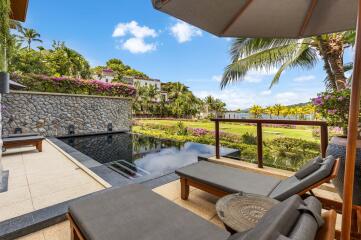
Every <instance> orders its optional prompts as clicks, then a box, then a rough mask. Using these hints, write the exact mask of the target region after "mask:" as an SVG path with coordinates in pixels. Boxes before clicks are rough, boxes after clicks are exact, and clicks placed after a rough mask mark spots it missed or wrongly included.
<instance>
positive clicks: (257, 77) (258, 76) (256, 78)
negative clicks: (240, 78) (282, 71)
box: [244, 68, 278, 83]
mask: <svg viewBox="0 0 361 240" xmlns="http://www.w3.org/2000/svg"><path fill="white" fill-rule="evenodd" d="M277 70H278V69H277V68H271V69H265V68H263V69H259V70H251V71H249V72H248V73H247V74H246V76H244V81H245V82H249V83H259V82H262V81H263V79H264V78H265V77H267V76H270V75H274V74H276V73H277Z"/></svg>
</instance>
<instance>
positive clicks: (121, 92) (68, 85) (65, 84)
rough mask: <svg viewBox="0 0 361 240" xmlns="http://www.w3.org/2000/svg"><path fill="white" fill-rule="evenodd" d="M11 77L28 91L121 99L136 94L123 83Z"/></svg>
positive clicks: (33, 76)
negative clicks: (120, 97)
mask: <svg viewBox="0 0 361 240" xmlns="http://www.w3.org/2000/svg"><path fill="white" fill-rule="evenodd" d="M12 77H13V79H14V80H15V81H17V82H18V83H20V84H23V85H25V86H26V90H28V91H38V92H57V93H69V94H85V95H101V96H122V97H132V96H134V95H135V93H136V90H135V88H134V87H132V86H130V85H126V84H123V83H105V82H102V81H97V80H85V79H77V78H70V77H48V76H45V75H35V74H22V75H15V74H14V75H13V76H12Z"/></svg>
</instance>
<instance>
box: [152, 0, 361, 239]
mask: <svg viewBox="0 0 361 240" xmlns="http://www.w3.org/2000/svg"><path fill="white" fill-rule="evenodd" d="M152 3H153V6H154V8H156V9H157V10H159V11H162V12H164V13H167V14H169V15H172V16H174V17H176V18H178V19H181V20H183V21H185V22H187V23H190V24H192V25H194V26H197V27H199V28H201V29H203V30H205V31H207V32H209V33H212V34H214V35H217V36H220V37H250V38H254V37H261V38H304V37H310V36H317V35H321V34H325V33H334V32H340V31H346V30H351V29H355V27H356V32H357V35H356V36H357V37H356V47H355V49H356V51H355V62H354V66H355V67H354V70H353V81H352V90H351V104H350V111H349V124H348V139H347V150H346V166H345V181H344V195H343V200H344V204H343V211H342V231H341V237H342V239H343V240H348V239H350V232H351V216H352V194H353V183H354V171H355V157H356V141H357V132H358V126H357V125H358V117H359V108H360V91H361V0H152Z"/></svg>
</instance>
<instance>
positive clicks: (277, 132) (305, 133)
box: [140, 120, 319, 142]
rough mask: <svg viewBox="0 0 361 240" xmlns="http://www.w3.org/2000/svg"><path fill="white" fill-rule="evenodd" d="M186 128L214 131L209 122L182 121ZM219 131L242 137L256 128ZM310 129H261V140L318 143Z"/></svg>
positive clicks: (168, 122) (224, 127)
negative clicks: (278, 138) (285, 139)
mask: <svg viewBox="0 0 361 240" xmlns="http://www.w3.org/2000/svg"><path fill="white" fill-rule="evenodd" d="M140 122H141V123H153V124H162V125H168V126H171V125H176V124H177V122H178V121H177V120H140ZM183 123H184V124H185V125H186V126H187V127H191V128H204V129H207V130H214V122H211V121H183ZM220 129H221V131H223V132H227V133H233V134H239V135H243V134H245V133H247V132H248V133H252V134H254V135H256V127H255V126H249V125H241V124H238V123H237V124H235V123H220ZM312 129H313V128H312V127H306V126H305V127H303V126H298V127H297V128H294V129H290V128H280V127H263V139H265V140H266V139H273V138H276V137H292V138H300V139H304V140H309V141H315V142H319V138H317V137H316V138H315V137H313V136H312Z"/></svg>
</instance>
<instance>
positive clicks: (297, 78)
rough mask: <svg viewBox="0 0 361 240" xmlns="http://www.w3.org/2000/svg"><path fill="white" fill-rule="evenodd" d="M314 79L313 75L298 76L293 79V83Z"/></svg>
mask: <svg viewBox="0 0 361 240" xmlns="http://www.w3.org/2000/svg"><path fill="white" fill-rule="evenodd" d="M314 79H316V77H315V76H314V75H306V76H299V77H296V78H294V79H293V81H294V82H307V81H311V80H314Z"/></svg>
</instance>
